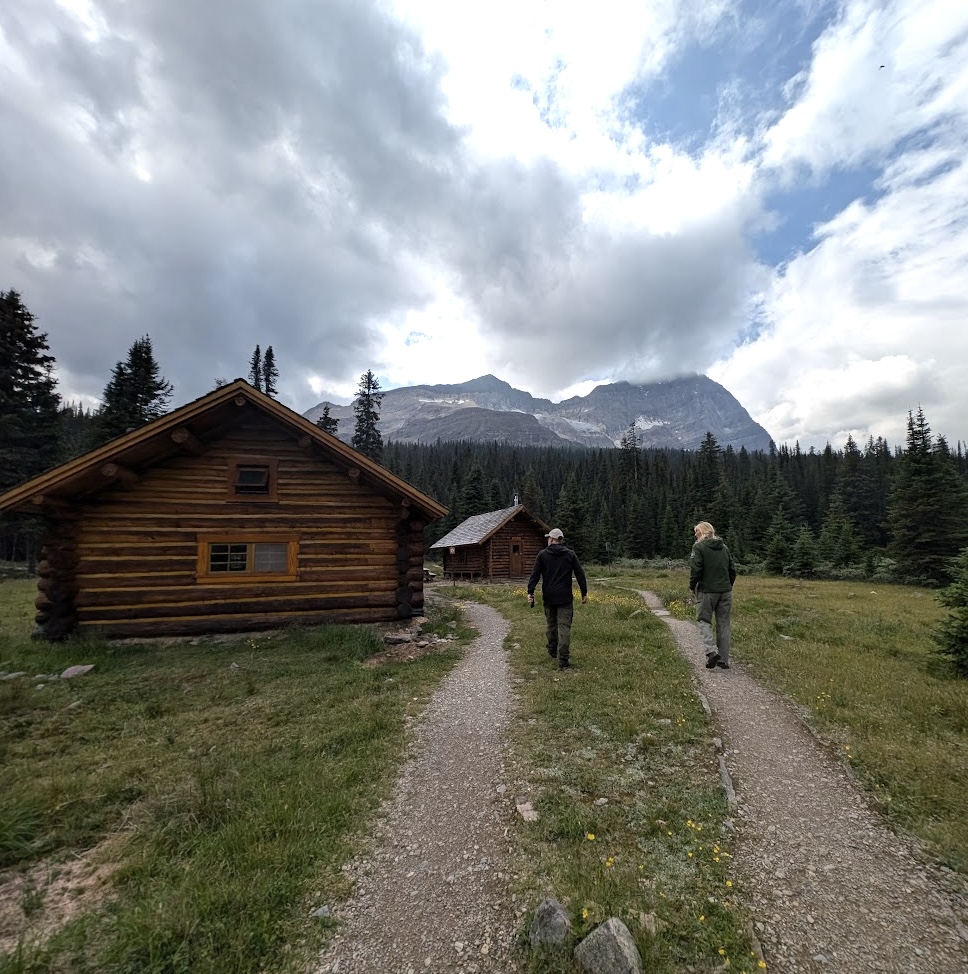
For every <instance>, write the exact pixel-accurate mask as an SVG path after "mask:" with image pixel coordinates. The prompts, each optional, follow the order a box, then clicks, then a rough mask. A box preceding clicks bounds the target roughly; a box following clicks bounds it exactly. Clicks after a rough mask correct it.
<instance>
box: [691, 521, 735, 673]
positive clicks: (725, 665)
mask: <svg viewBox="0 0 968 974" xmlns="http://www.w3.org/2000/svg"><path fill="white" fill-rule="evenodd" d="M693 531H694V533H695V535H696V543H695V544H694V545H693V546H692V554H691V555H690V556H689V590H690V591H691V592H692V593H693V595H695V597H696V601H697V610H696V624H697V625H698V626H699V633H700V635H701V636H702V641H703V645H704V646H705V648H706V669H707V670H711V669H713V668H715V667H717V666H718V667H720V668H721V669H724V670H728V669H729V614H730V611H731V610H732V607H733V583H734V582H735V581H736V566H735V565H734V564H733V556H732V555H731V554H730V553H729V548H727V547H726V544H725V542H724V541H723V539H722V538H717V537H716V529H715V528H714V527H713V526H712V525H711V524H710V523H709V522H708V521H700V522H699V523H698V524H697V525H696V526H695V528H693ZM713 616H715V617H716V638H715V639H713V624H712V623H713Z"/></svg>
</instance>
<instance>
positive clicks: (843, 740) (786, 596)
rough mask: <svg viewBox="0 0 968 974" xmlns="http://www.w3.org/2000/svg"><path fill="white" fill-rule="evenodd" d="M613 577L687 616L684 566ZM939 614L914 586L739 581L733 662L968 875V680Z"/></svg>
mask: <svg viewBox="0 0 968 974" xmlns="http://www.w3.org/2000/svg"><path fill="white" fill-rule="evenodd" d="M610 581H611V584H612V585H615V586H618V587H626V586H628V587H632V588H644V589H650V590H652V591H655V592H657V593H658V594H659V595H660V596H661V597H662V598H663V600H664V601H666V602H667V604H670V605H673V607H674V608H675V609H677V610H678V611H677V614H678V615H679V616H681V617H682V618H692V613H693V608H692V606H691V605H688V604H686V603H685V599H684V595H686V596H687V595H688V589H687V579H686V574H685V570H681V571H663V572H653V573H651V574H650V573H647V572H633V573H628V574H625V575H623V574H621V573H620V572H614V573H613V578H612V579H611V580H610ZM676 602H678V604H675V603H676ZM943 612H944V610H943V609H942V608H941V607H940V606H939V605H938V603H937V601H936V599H935V593H934V592H932V591H930V590H927V589H922V588H916V587H913V586H902V585H884V584H872V583H870V582H813V581H799V580H794V579H784V578H773V577H755V576H742V577H740V579H739V581H738V582H737V585H736V588H735V590H734V598H733V616H732V623H733V647H732V650H731V655H733V657H734V658H735V659H736V660H738V661H739V662H741V663H743V664H745V665H746V666H747V667H748V668H749V669H750V670H751V671H752V672H753V673H754V674H756V676H757V677H758V678H759V679H760V680H761V681H762V682H764V683H766V684H768V685H771V686H773V687H775V688H777V689H778V690H779V691H780V692H782V693H783V694H785V695H786V696H788V697H789V698H790V699H791V700H793V701H795V703H796V704H797V705H798V706H799V708H800V709H801V711H802V713H803V714H804V716H805V717H806V719H807V720H808V721H809V723H810V724H811V725H812V726H813V727H814V728H815V729H816V730H817V731H818V732H819V733H820V735H821V736H822V737H823V738H824V739H826V740H827V741H829V742H830V744H831V747H833V748H834V749H835V750H836V751H837V752H838V754H839V756H840V757H841V759H842V760H843V761H844V762H845V763H847V764H849V766H850V767H851V768H852V769H853V771H854V772H855V774H856V776H857V777H858V779H859V780H860V781H861V782H862V783H863V784H864V785H865V787H866V788H867V789H868V790H869V792H870V793H871V794H872V795H873V796H874V797H875V798H876V799H877V800H878V802H879V803H880V806H881V808H882V810H883V811H884V813H885V814H886V815H887V816H888V818H889V819H890V820H891V821H892V822H893V823H894V824H895V826H897V827H899V828H901V829H903V830H905V831H907V832H909V833H910V834H911V835H913V836H915V837H916V838H917V839H919V840H920V842H921V843H922V846H923V848H924V849H925V851H926V853H927V854H928V855H929V856H930V857H932V858H934V859H935V860H937V861H938V862H941V863H943V864H945V865H947V866H949V867H950V868H952V869H955V870H957V871H958V872H960V873H962V874H964V875H968V818H966V816H965V814H964V810H965V808H968V680H965V679H961V678H958V676H957V675H956V673H955V670H954V667H953V665H952V664H951V663H950V661H947V660H945V659H943V658H942V657H941V656H940V655H939V654H938V652H937V649H936V646H935V644H934V642H933V640H932V638H931V631H932V629H933V627H934V626H935V625H936V623H937V621H938V620H939V619H940V618H941V616H942V614H943Z"/></svg>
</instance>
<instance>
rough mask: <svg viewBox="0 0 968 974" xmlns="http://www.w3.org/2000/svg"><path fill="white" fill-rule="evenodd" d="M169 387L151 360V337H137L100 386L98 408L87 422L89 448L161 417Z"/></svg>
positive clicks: (164, 410) (169, 393)
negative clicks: (88, 427)
mask: <svg viewBox="0 0 968 974" xmlns="http://www.w3.org/2000/svg"><path fill="white" fill-rule="evenodd" d="M171 393H172V385H171V383H170V382H169V381H168V380H167V379H166V378H165V377H164V376H163V375H162V374H161V368H160V367H159V365H158V363H157V361H155V355H154V350H153V349H152V347H151V338H150V337H149V336H148V335H145V336H144V337H143V338H139V339H138V340H137V341H136V342H135V343H134V344H133V345H132V346H131V348H130V349H129V350H128V358H127V360H126V361H124V362H118V363H117V365H115V367H114V369H113V370H112V371H111V379H110V381H109V382H108V384H107V385H106V386H105V387H104V393H103V395H102V397H101V408H100V409H99V410H98V411H97V413H96V414H95V416H94V419H93V421H92V423H91V437H92V445H93V446H100V445H101V444H102V443H107V441H108V440H112V439H114V437H116V436H120V435H121V434H122V433H126V432H128V430H132V429H137V428H138V427H139V426H143V425H144V424H145V423H150V422H151V421H152V420H155V419H158V418H159V417H160V416H164V414H165V412H167V408H166V407H167V405H168V401H169V400H170V399H171Z"/></svg>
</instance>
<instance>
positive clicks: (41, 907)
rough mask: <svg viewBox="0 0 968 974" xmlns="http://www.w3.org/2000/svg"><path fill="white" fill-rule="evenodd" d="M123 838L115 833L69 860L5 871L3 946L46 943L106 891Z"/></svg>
mask: <svg viewBox="0 0 968 974" xmlns="http://www.w3.org/2000/svg"><path fill="white" fill-rule="evenodd" d="M123 842H124V838H123V837H121V836H112V837H110V838H108V839H105V841H104V842H102V843H101V844H100V845H97V846H95V847H94V848H93V849H89V850H88V851H87V852H85V853H83V854H82V855H77V856H75V857H74V858H72V859H70V860H68V861H66V862H54V861H51V860H48V861H44V862H40V863H37V864H36V865H35V866H32V867H31V868H30V869H28V870H23V869H17V870H6V871H4V872H0V950H3V951H12V950H14V949H15V948H16V946H17V943H18V941H22V942H23V943H29V944H42V943H43V942H44V941H46V940H47V939H48V938H49V937H51V936H52V935H53V934H54V933H56V932H57V931H58V930H59V929H60V928H61V927H63V926H64V925H65V924H66V923H69V922H70V921H71V920H73V919H74V918H75V917H76V916H79V915H80V914H82V913H87V912H90V911H91V910H92V909H94V908H95V907H96V906H97V905H98V904H99V903H100V902H101V901H102V900H103V899H104V897H105V896H106V894H107V891H108V888H109V880H110V879H111V877H112V876H113V875H114V873H115V871H116V870H117V869H118V866H119V865H120V862H119V859H120V856H119V853H120V849H121V845H122V844H123Z"/></svg>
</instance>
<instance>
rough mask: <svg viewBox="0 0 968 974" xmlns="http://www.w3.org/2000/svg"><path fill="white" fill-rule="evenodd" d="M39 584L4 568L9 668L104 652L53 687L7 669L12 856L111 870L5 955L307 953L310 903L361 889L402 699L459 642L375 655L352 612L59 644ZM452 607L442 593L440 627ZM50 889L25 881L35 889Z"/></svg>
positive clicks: (57, 960)
mask: <svg viewBox="0 0 968 974" xmlns="http://www.w3.org/2000/svg"><path fill="white" fill-rule="evenodd" d="M31 599H32V591H31V592H30V593H29V594H28V592H27V590H26V588H25V587H24V586H23V583H19V582H18V583H4V584H3V585H0V605H3V606H4V609H3V610H2V613H0V647H2V649H0V670H6V671H16V670H25V671H27V672H28V673H29V674H30V675H31V677H33V676H34V675H35V674H44V673H57V672H60V671H61V670H63V669H64V668H65V667H66V666H67V665H69V664H73V663H93V664H94V666H95V668H94V670H93V671H92V672H91V673H90V674H88V675H87V676H84V677H81V678H78V679H76V680H72V681H60V682H51V683H48V684H47V685H46V686H45V687H44V689H42V690H38V689H35V686H36V685H37V683H38V681H35V680H33V679H31V680H29V681H26V680H16V681H4V682H2V683H0V741H2V742H3V743H2V755H0V757H2V762H0V765H2V769H0V796H2V797H0V862H2V864H3V865H4V866H6V867H8V868H14V869H17V870H27V869H29V868H30V867H31V866H36V865H38V864H43V867H44V868H43V870H42V872H43V874H44V875H45V876H47V875H49V876H50V877H51V878H52V879H54V880H55V881H56V878H57V874H58V871H59V869H61V868H62V867H63V864H65V863H67V862H69V861H70V860H71V858H72V857H73V856H74V855H76V854H83V853H84V852H85V851H87V852H88V853H89V854H91V855H93V856H94V857H95V858H96V860H97V861H102V860H107V863H108V864H110V865H111V867H112V869H113V873H112V879H111V884H110V887H109V890H108V893H107V895H106V897H105V898H104V900H103V902H102V903H101V904H100V905H99V906H98V908H97V909H95V910H94V911H93V912H89V913H88V914H86V915H85V916H82V917H80V918H78V919H76V920H74V921H72V922H70V923H67V924H66V925H65V926H63V927H62V928H61V929H60V930H59V931H58V932H56V933H55V934H54V936H53V937H51V938H50V939H49V940H47V941H46V942H45V943H43V944H35V943H31V942H30V940H29V939H26V940H24V941H23V942H22V943H21V944H20V945H19V948H18V949H17V950H16V951H15V952H13V953H8V955H7V956H6V957H5V958H4V959H0V971H3V972H4V974H9V972H12V971H24V972H31V974H33V972H38V974H39V972H41V971H43V972H45V974H57V972H68V971H70V972H72V974H86V972H92V974H93V972H99V974H103V972H115V971H116V972H129V971H138V972H144V974H149V972H150V974H175V972H182V971H185V972H188V971H206V972H209V974H219V972H225V974H243V972H248V971H252V972H258V971H263V970H269V969H271V970H274V971H285V970H290V969H292V970H298V969H300V965H299V964H298V963H297V962H296V957H297V955H308V953H309V952H310V951H311V950H312V949H314V948H318V946H319V944H320V943H321V942H322V939H323V938H324V936H325V935H326V933H327V921H325V920H316V919H312V920H311V919H310V918H309V913H310V911H311V909H313V908H314V907H316V906H319V905H323V904H332V903H334V902H335V901H336V900H337V899H338V898H340V897H342V896H344V895H345V894H346V892H347V885H346V881H345V879H344V877H343V875H342V873H341V871H340V866H341V864H342V863H344V862H345V861H346V860H347V859H349V858H351V857H352V856H353V855H355V854H356V853H357V852H358V851H359V849H360V848H361V845H362V843H363V842H364V841H365V828H364V826H365V823H366V822H367V820H368V818H369V817H370V816H371V815H372V813H373V811H374V809H375V808H376V806H377V803H378V802H379V800H380V798H381V797H383V796H384V795H385V794H386V792H387V790H388V788H389V786H390V785H391V784H392V782H393V780H394V774H395V771H396V768H397V767H398V765H399V764H400V762H401V760H402V758H403V755H404V747H405V720H406V717H407V715H408V714H411V713H414V712H416V711H418V710H419V709H420V708H421V707H422V706H423V704H424V702H425V701H426V700H427V699H428V697H429V694H430V693H431V692H432V691H433V689H434V688H435V686H436V685H437V683H438V682H439V680H440V679H441V677H442V676H443V675H444V674H445V673H446V672H447V671H448V670H449V669H450V667H451V666H452V665H453V664H454V662H455V661H456V659H457V652H456V650H453V649H452V650H448V651H447V652H444V653H440V654H437V655H433V656H428V657H425V658H423V659H420V660H419V661H416V662H412V663H408V664H406V665H396V666H388V667H381V668H379V669H370V668H366V667H363V666H361V665H360V661H361V660H362V659H363V658H364V657H366V656H368V655H371V654H372V653H374V652H375V651H378V650H379V649H381V648H382V642H381V641H380V639H379V637H378V635H376V633H375V632H374V631H373V630H372V629H370V628H367V627H337V626H333V627H329V628H320V629H316V630H312V631H290V632H286V633H283V634H275V635H261V636H250V637H247V638H244V639H239V640H238V641H236V642H233V643H225V642H219V641H199V642H197V643H195V644H185V643H182V644H178V645H174V646H165V647H163V646H158V645H138V646H132V645H124V646H119V645H111V644H108V643H104V642H83V641H78V642H73V643H67V644H64V645H48V644H45V643H37V642H31V641H30V640H29V639H28V638H26V634H27V630H28V629H29V627H28V626H26V625H25V624H24V621H23V615H24V614H23V612H22V611H21V607H22V604H23V602H24V601H25V600H27V604H29V600H31ZM28 615H29V613H28ZM456 619H457V614H456V610H447V609H446V608H445V609H443V610H441V611H440V612H438V613H436V614H435V618H434V620H433V621H434V624H435V626H434V627H435V628H437V629H438V630H440V631H442V632H449V631H451V630H450V628H449V626H448V622H449V621H452V620H456ZM462 632H463V634H464V635H465V636H466V635H468V632H467V630H462ZM106 837H113V840H112V841H111V842H109V843H107V844H104V840H105V838H106ZM38 897H40V901H38V900H37V898H38ZM42 897H43V890H38V891H36V892H34V891H31V890H29V889H28V899H29V901H30V904H31V905H32V906H33V907H34V908H35V909H36V908H37V907H38V906H40V905H42Z"/></svg>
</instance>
